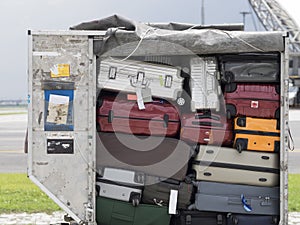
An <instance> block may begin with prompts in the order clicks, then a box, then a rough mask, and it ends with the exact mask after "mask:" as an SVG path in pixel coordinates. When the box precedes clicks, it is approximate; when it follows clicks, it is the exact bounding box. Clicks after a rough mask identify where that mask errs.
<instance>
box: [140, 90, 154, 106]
mask: <svg viewBox="0 0 300 225" xmlns="http://www.w3.org/2000/svg"><path fill="white" fill-rule="evenodd" d="M142 96H143V101H144V102H145V103H147V102H152V101H153V100H152V93H151V89H150V88H149V87H146V88H143V89H142Z"/></svg>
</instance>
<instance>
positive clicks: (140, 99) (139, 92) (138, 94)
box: [135, 84, 145, 110]
mask: <svg viewBox="0 0 300 225" xmlns="http://www.w3.org/2000/svg"><path fill="white" fill-rule="evenodd" d="M135 92H136V97H137V104H138V107H139V110H144V109H145V105H144V100H143V96H142V87H141V85H140V84H138V85H137V86H136V89H135Z"/></svg>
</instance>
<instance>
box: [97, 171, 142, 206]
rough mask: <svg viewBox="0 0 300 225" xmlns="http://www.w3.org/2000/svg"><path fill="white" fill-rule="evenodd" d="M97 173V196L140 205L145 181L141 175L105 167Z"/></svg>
mask: <svg viewBox="0 0 300 225" xmlns="http://www.w3.org/2000/svg"><path fill="white" fill-rule="evenodd" d="M99 173H100V174H99V175H98V176H97V181H96V187H97V189H98V195H99V196H101V197H106V198H111V199H116V200H121V201H126V202H132V204H133V205H134V206H136V205H138V204H139V203H140V201H141V197H142V188H143V185H144V180H145V176H144V174H143V173H139V172H135V171H130V170H124V169H117V168H107V167H106V168H102V169H101V171H99Z"/></svg>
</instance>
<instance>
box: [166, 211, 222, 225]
mask: <svg viewBox="0 0 300 225" xmlns="http://www.w3.org/2000/svg"><path fill="white" fill-rule="evenodd" d="M201 224H203V225H226V215H225V214H222V213H217V212H199V211H195V210H180V211H178V214H176V215H174V216H172V217H171V223H170V225H201Z"/></svg>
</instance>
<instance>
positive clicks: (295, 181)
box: [289, 174, 300, 212]
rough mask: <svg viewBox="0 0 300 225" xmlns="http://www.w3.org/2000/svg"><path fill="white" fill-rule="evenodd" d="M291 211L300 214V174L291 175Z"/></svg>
mask: <svg viewBox="0 0 300 225" xmlns="http://www.w3.org/2000/svg"><path fill="white" fill-rule="evenodd" d="M289 211H291V212H300V174H289Z"/></svg>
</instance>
